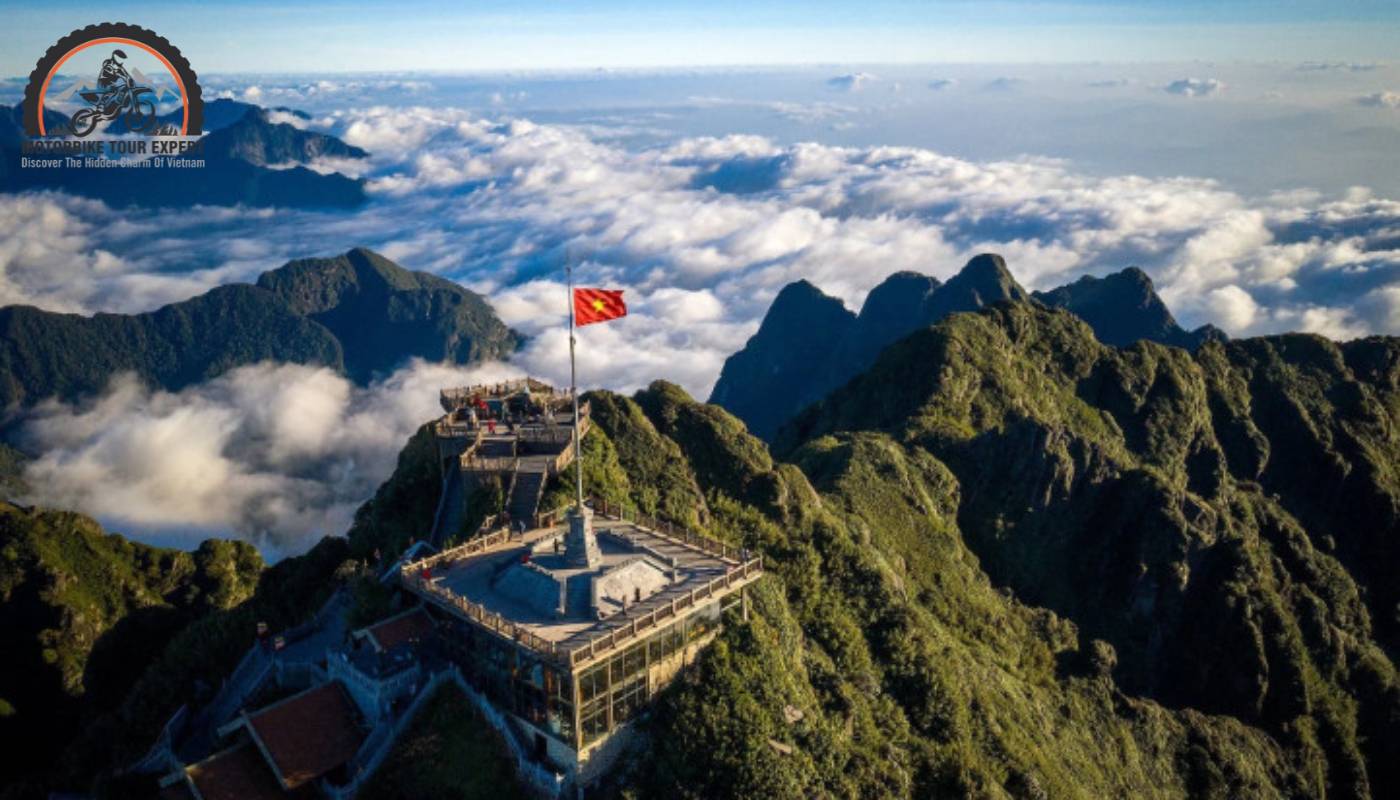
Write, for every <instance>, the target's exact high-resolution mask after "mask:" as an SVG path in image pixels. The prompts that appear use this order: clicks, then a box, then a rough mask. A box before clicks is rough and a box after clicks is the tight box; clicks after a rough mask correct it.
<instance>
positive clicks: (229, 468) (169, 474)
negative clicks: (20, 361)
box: [20, 362, 519, 557]
mask: <svg viewBox="0 0 1400 800" xmlns="http://www.w3.org/2000/svg"><path fill="white" fill-rule="evenodd" d="M518 374H519V370H518V369H516V368H512V367H506V366H503V365H486V366H482V367H479V368H475V369H470V370H467V369H455V368H450V367H444V366H436V365H429V364H423V363H421V362H419V363H414V364H412V365H410V366H408V367H405V368H404V369H401V370H399V371H398V372H396V373H394V374H393V375H391V376H389V377H388V378H387V379H385V380H384V381H382V382H380V383H376V384H374V385H372V386H370V387H368V388H364V389H361V388H356V387H354V386H352V385H351V384H350V383H349V382H348V381H347V380H346V379H344V378H342V377H340V376H338V375H336V374H335V373H333V372H331V371H330V370H327V369H324V368H319V367H304V366H296V365H274V364H258V365H254V366H248V367H241V368H238V369H235V370H233V371H231V372H228V373H226V374H224V375H223V376H220V377H218V378H215V379H213V380H210V381H207V382H205V383H203V384H200V385H198V386H195V387H191V388H188V389H185V390H183V391H181V392H176V393H172V392H165V391H159V390H156V391H152V390H150V389H147V388H145V387H144V386H142V385H140V384H139V383H138V382H137V381H136V380H135V379H134V378H132V377H130V376H123V377H119V378H117V379H115V380H114V381H113V382H112V384H111V387H110V388H109V389H108V391H107V392H106V393H105V394H103V395H102V396H101V397H100V398H97V399H94V400H92V401H89V402H86V403H82V404H77V405H70V404H64V403H57V402H49V403H46V404H44V405H43V406H41V407H40V408H38V409H37V410H36V411H35V413H34V414H33V415H32V417H31V418H30V419H29V420H28V421H27V422H26V423H25V425H24V427H23V429H22V430H21V434H20V435H21V438H22V440H23V441H24V442H25V443H26V444H27V445H28V446H30V447H33V448H36V449H38V450H39V451H41V452H42V455H41V456H40V457H39V458H37V459H36V460H35V461H33V462H32V463H31V464H29V465H28V467H27V468H26V471H25V477H26V479H27V480H28V482H29V484H30V485H31V486H32V487H33V494H32V495H31V496H30V497H28V498H26V500H27V501H28V502H36V503H41V504H45V505H52V506H57V507H60V508H69V509H75V510H78V511H82V512H85V513H88V514H91V515H93V516H96V517H98V518H100V519H102V520H103V521H104V522H108V523H109V524H111V525H113V526H115V527H117V528H120V529H126V528H128V527H129V528H132V529H135V530H136V531H139V532H140V533H141V534H142V535H143V536H146V537H148V538H149V537H154V538H158V539H161V540H164V541H167V542H174V543H184V544H189V545H193V544H194V543H195V542H196V541H198V540H199V539H201V538H204V537H207V536H211V535H223V536H227V535H230V534H232V535H236V536H238V537H239V538H243V539H246V540H248V541H251V542H253V543H254V544H256V545H257V546H258V547H259V548H260V549H262V550H263V551H264V553H266V554H268V555H269V556H271V557H280V556H283V555H288V554H291V553H296V552H300V551H302V550H305V549H306V548H307V547H309V546H310V545H312V544H314V543H315V542H316V541H317V540H318V539H319V538H320V537H322V536H325V535H339V534H343V533H344V532H345V531H346V530H347V529H348V528H349V525H350V521H351V519H352V516H353V514H354V511H355V509H356V508H357V507H358V506H359V504H360V503H361V502H363V501H364V499H365V498H367V497H368V496H369V495H370V494H372V493H373V491H374V489H375V487H376V486H377V485H378V484H379V483H380V482H381V481H382V480H383V479H384V478H385V476H387V475H388V474H389V472H390V471H391V470H392V469H393V464H394V461H395V458H396V457H397V454H398V452H399V450H400V449H401V448H402V446H403V443H404V442H405V441H406V439H407V438H408V436H409V435H411V434H412V433H413V431H414V430H416V429H417V428H418V426H419V425H421V424H422V423H423V422H425V421H427V420H428V419H430V418H432V417H433V416H434V415H436V414H438V413H440V411H439V410H438V409H437V392H438V389H439V388H440V387H443V386H450V385H461V384H468V383H475V382H480V381H494V380H500V379H501V378H503V377H507V376H512V375H518Z"/></svg>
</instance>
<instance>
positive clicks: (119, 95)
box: [70, 50, 157, 136]
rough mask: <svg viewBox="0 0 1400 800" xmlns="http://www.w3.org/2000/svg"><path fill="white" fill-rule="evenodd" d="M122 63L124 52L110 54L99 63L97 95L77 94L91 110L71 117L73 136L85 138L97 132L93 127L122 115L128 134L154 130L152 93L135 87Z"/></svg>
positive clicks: (146, 88)
mask: <svg viewBox="0 0 1400 800" xmlns="http://www.w3.org/2000/svg"><path fill="white" fill-rule="evenodd" d="M125 59H126V53H125V52H123V51H121V50H113V51H112V54H111V55H110V56H108V57H107V59H106V60H105V61H103V62H102V68H101V70H100V71H99V72H98V75H97V87H98V89H100V90H101V91H98V92H80V93H79V94H80V95H81V96H82V98H83V99H84V100H86V101H88V102H89V103H91V106H90V107H89V108H84V109H80V110H78V111H77V112H76V113H74V114H73V117H72V120H71V121H70V128H71V130H72V132H73V134H74V135H75V136H87V135H88V134H89V133H92V132H93V130H95V129H96V128H97V123H99V122H101V121H103V120H108V119H116V118H117V117H119V116H123V115H125V122H126V127H127V130H129V131H131V132H132V133H146V132H148V131H149V130H151V128H152V127H154V126H155V124H156V122H157V119H156V109H155V103H154V101H153V100H152V99H151V94H152V90H151V88H150V87H149V86H140V85H137V83H136V81H135V79H133V78H132V77H131V73H130V72H127V71H126V67H125V66H123V65H122V61H124V60H125Z"/></svg>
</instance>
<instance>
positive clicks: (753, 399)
mask: <svg viewBox="0 0 1400 800" xmlns="http://www.w3.org/2000/svg"><path fill="white" fill-rule="evenodd" d="M855 324H856V316H855V315H854V314H852V313H851V312H850V311H848V310H846V307H845V306H844V305H842V303H841V301H840V300H838V299H836V298H835V297H830V296H828V295H826V294H823V293H822V291H821V290H820V289H818V288H817V287H815V286H813V285H812V284H810V283H808V282H807V281H798V282H797V283H791V284H788V285H787V286H785V287H783V290H782V291H781V292H779V293H778V296H777V298H775V299H774V300H773V305H772V306H770V307H769V308H768V313H767V314H766V315H765V316H764V318H763V324H762V325H760V326H759V329H758V333H756V334H754V336H753V338H751V339H749V341H748V344H746V345H745V346H744V349H743V350H740V351H739V352H737V353H735V354H734V355H732V356H730V357H729V359H728V360H727V361H725V363H724V371H723V372H721V373H720V376H719V380H718V381H717V382H716V383H715V388H714V391H713V393H711V395H710V401H711V402H713V403H718V404H719V405H722V406H724V407H725V408H727V409H729V410H730V411H731V412H732V413H734V414H736V415H738V416H739V417H740V418H742V419H743V420H744V421H745V422H747V423H748V425H749V429H750V430H752V431H753V432H754V433H755V434H757V435H759V436H770V435H772V434H773V433H775V432H777V430H778V426H779V425H781V424H782V423H783V422H784V421H786V420H787V419H788V418H789V417H791V416H792V415H793V414H794V413H796V412H797V411H798V410H799V409H801V408H802V407H803V406H805V405H806V404H807V403H810V402H811V401H812V400H814V399H816V397H815V396H814V395H813V392H814V391H816V387H818V386H821V385H824V384H825V383H826V381H827V376H826V373H827V371H828V369H829V368H830V365H831V354H832V353H833V352H835V351H836V350H837V349H838V348H839V347H840V346H841V343H842V342H843V341H844V340H845V339H846V338H847V337H848V336H849V335H850V333H851V329H852V328H853V327H855Z"/></svg>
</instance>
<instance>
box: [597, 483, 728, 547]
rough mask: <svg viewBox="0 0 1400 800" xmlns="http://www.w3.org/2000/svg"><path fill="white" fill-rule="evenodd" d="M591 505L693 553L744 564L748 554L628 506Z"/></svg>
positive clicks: (604, 502) (601, 502)
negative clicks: (698, 551)
mask: <svg viewBox="0 0 1400 800" xmlns="http://www.w3.org/2000/svg"><path fill="white" fill-rule="evenodd" d="M589 504H590V505H592V506H593V510H594V511H596V512H598V513H601V514H602V515H603V516H605V517H611V518H613V519H616V520H621V521H623V522H631V523H633V524H634V525H636V526H637V527H639V528H646V529H647V530H648V531H650V532H651V533H652V534H653V535H656V536H660V537H661V538H663V539H669V540H671V541H672V542H674V543H676V544H679V545H682V546H684V547H688V548H690V549H692V550H702V551H704V552H706V553H709V554H710V555H713V556H718V557H719V558H721V559H723V560H725V561H733V562H736V563H737V562H740V561H745V560H747V558H746V557H745V551H744V550H743V548H739V547H734V546H733V545H728V544H725V543H724V542H721V541H719V540H717V539H711V538H710V537H708V536H704V535H702V534H698V533H695V532H693V531H691V530H690V529H689V528H684V527H678V526H676V525H672V524H671V523H670V522H669V521H668V520H664V519H656V518H655V517H650V516H647V515H646V514H643V513H642V512H640V511H638V510H637V509H635V508H629V507H628V506H626V505H619V504H617V503H609V502H608V501H607V500H605V499H603V498H601V497H591V498H589Z"/></svg>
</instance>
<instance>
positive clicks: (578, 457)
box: [566, 259, 583, 514]
mask: <svg viewBox="0 0 1400 800" xmlns="http://www.w3.org/2000/svg"><path fill="white" fill-rule="evenodd" d="M566 269H567V270H568V274H569V394H571V395H573V398H574V471H575V472H576V473H577V474H578V511H579V513H580V514H582V513H583V447H582V443H581V441H580V440H581V439H582V438H583V437H581V436H579V426H578V368H577V366H575V363H574V262H573V259H569V260H568V261H567V262H566Z"/></svg>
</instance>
